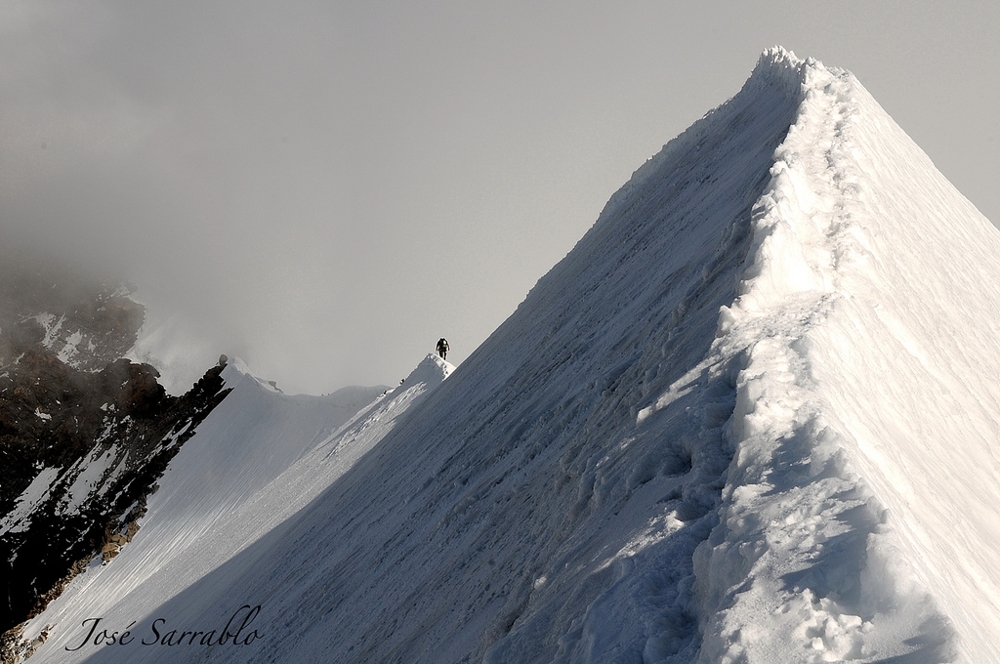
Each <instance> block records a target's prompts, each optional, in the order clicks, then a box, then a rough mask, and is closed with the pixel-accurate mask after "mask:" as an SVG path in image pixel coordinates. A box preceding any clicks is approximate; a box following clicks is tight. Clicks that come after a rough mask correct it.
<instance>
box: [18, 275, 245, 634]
mask: <svg viewBox="0 0 1000 664" xmlns="http://www.w3.org/2000/svg"><path fill="white" fill-rule="evenodd" d="M50 281H51V280H50ZM50 281H46V280H45V279H41V278H39V277H38V275H34V276H32V277H23V276H17V277H14V278H10V279H7V280H0V632H3V633H5V634H4V639H3V640H4V643H8V642H9V643H13V642H14V641H16V639H14V637H13V636H12V635H13V634H14V633H15V632H16V625H18V624H20V623H21V622H23V621H24V620H26V619H28V618H30V617H32V616H34V615H37V614H38V613H39V612H40V611H42V610H43V609H44V608H45V606H46V605H47V604H48V603H49V602H50V601H51V600H52V599H54V598H55V597H57V596H58V595H59V594H60V593H61V592H62V590H63V588H64V587H65V586H66V584H67V583H69V581H70V580H71V579H72V578H73V576H75V575H76V574H77V573H78V572H80V571H81V570H83V569H85V568H86V566H87V565H88V564H90V562H91V561H92V560H94V559H95V557H98V556H100V557H101V559H102V560H104V561H105V562H106V561H108V560H110V559H112V558H113V557H114V556H115V555H117V553H118V551H119V550H120V549H121V547H122V546H126V545H127V544H128V542H129V541H131V539H132V537H133V536H134V535H135V533H136V532H137V531H138V529H139V527H140V525H141V520H142V517H143V516H144V515H145V511H146V497H147V496H148V495H149V494H150V493H151V492H152V491H154V490H155V488H156V481H157V480H158V479H159V477H160V476H161V475H162V474H163V472H164V470H165V469H166V467H167V464H168V463H169V461H170V459H171V458H172V457H173V456H174V455H175V454H176V453H177V452H178V450H179V449H180V447H181V445H183V444H184V442H185V441H186V440H188V439H189V438H190V437H191V436H192V435H194V431H195V428H196V427H197V425H198V424H199V423H200V422H201V421H202V420H203V419H204V418H205V417H206V416H207V415H208V413H209V412H210V411H211V410H212V409H213V408H214V407H215V406H216V405H217V404H218V403H219V402H220V401H221V400H222V399H223V398H225V395H226V394H227V393H228V391H227V390H225V389H224V383H223V380H222V378H221V376H220V374H221V372H222V370H223V366H216V367H213V368H212V369H210V370H209V371H208V372H207V373H206V374H205V376H204V377H203V378H202V379H201V380H200V381H198V383H196V384H195V385H194V387H193V388H192V389H191V390H190V391H189V392H188V393H187V394H185V395H183V396H181V397H174V396H170V395H167V394H166V392H165V390H164V389H163V387H162V386H161V385H159V383H158V382H157V378H158V376H159V374H158V372H157V371H156V369H155V368H153V367H152V366H150V365H148V364H136V363H132V362H130V361H128V360H126V359H120V356H121V355H122V354H124V353H125V352H126V351H127V350H128V349H129V348H130V347H131V345H133V344H134V343H135V339H136V333H137V331H138V328H139V326H140V325H141V323H142V317H143V309H142V307H141V306H140V305H138V304H136V303H134V302H132V301H131V300H128V299H127V298H126V297H123V296H122V295H120V294H116V293H115V292H114V291H113V290H112V289H110V288H107V287H102V288H99V289H97V290H96V291H95V290H94V289H93V288H90V289H89V290H88V289H87V288H83V287H81V286H77V285H75V284H74V283H73V282H66V281H63V282H58V283H55V282H54V283H50ZM67 283H68V284H69V285H67ZM88 468H90V469H91V472H90V473H89V475H88V476H87V481H86V482H84V481H77V480H78V478H79V477H80V475H81V473H83V472H84V471H85V470H87V469H88ZM29 487H30V488H31V491H30V492H29V494H30V495H28V494H26V493H25V491H26V489H28V488H29ZM12 628H14V629H12ZM0 650H3V648H0Z"/></svg>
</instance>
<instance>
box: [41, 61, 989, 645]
mask: <svg viewBox="0 0 1000 664" xmlns="http://www.w3.org/2000/svg"><path fill="white" fill-rule="evenodd" d="M998 309H1000V234H998V233H997V232H996V230H995V229H993V228H992V227H991V226H990V224H989V223H988V221H987V220H985V219H984V218H983V217H982V216H981V215H980V214H979V213H978V212H977V211H976V210H975V208H974V207H972V206H971V204H969V203H968V202H967V201H965V199H964V198H962V197H961V195H960V194H958V193H957V192H956V191H955V190H954V188H953V187H951V186H950V185H949V184H948V183H947V181H946V180H945V179H944V178H943V177H942V176H941V175H940V174H939V173H938V172H937V171H936V170H935V169H934V168H933V165H932V164H931V163H930V161H929V160H928V159H927V157H926V156H925V155H924V154H923V153H922V152H920V150H919V149H918V148H917V147H916V146H915V145H913V144H912V142H911V141H910V140H909V139H908V138H907V137H906V136H905V134H904V133H903V132H902V131H901V130H900V129H899V128H898V127H897V126H896V125H895V124H894V123H893V122H892V121H891V119H890V118H889V117H888V116H887V115H886V114H885V112H884V111H883V110H882V109H881V108H880V107H879V106H878V105H877V103H876V102H875V101H874V100H873V99H871V97H870V96H869V95H868V93H867V92H865V91H864V89H863V88H862V87H861V86H860V84H858V82H857V81H856V80H855V79H854V78H853V77H852V76H850V75H849V74H847V73H846V72H842V71H840V70H835V69H827V68H825V67H823V66H822V65H821V64H819V63H817V62H815V61H812V60H808V61H801V60H798V59H797V58H795V57H794V56H793V55H792V54H790V53H788V52H786V51H783V50H781V49H774V50H770V51H767V52H765V54H764V55H763V56H762V58H761V61H760V63H759V64H758V66H757V68H756V69H755V70H754V73H753V74H752V75H751V77H750V79H749V80H748V81H747V83H746V84H745V85H744V87H743V89H742V90H741V92H740V93H739V94H738V95H737V96H736V97H734V98H733V99H732V100H730V101H729V102H727V103H726V104H724V105H723V106H721V107H720V108H718V109H716V110H715V111H713V112H712V113H710V114H708V115H707V116H706V117H705V118H703V119H702V120H701V121H699V122H698V123H696V124H695V125H694V126H692V127H691V128H690V129H689V130H688V131H686V132H685V133H684V134H682V135H681V136H679V137H678V138H676V139H674V140H673V141H671V142H670V143H669V144H668V145H667V146H666V147H665V148H664V150H663V151H662V152H661V153H660V154H659V155H657V156H656V157H654V158H653V159H651V160H650V161H649V162H647V164H646V165H644V166H643V167H642V168H641V169H639V171H637V172H636V174H635V176H634V177H633V178H632V180H631V181H630V182H629V183H628V184H627V185H626V186H625V187H623V189H622V190H621V191H620V192H619V193H618V194H616V195H615V196H614V197H613V198H612V200H611V201H609V203H608V205H607V206H606V208H605V210H604V212H602V214H601V216H600V218H599V219H598V221H597V223H596V224H595V226H594V228H593V229H591V231H590V232H589V233H588V234H587V235H586V236H585V237H584V238H583V239H582V240H581V241H580V243H579V244H578V245H577V247H576V248H575V249H574V250H573V251H572V252H571V253H570V254H569V255H568V256H567V257H566V258H565V259H564V260H563V261H562V262H560V263H559V264H558V265H557V266H556V267H555V268H554V269H553V270H552V271H551V272H550V273H549V274H548V275H546V276H545V277H544V278H543V279H541V280H540V281H539V283H538V284H537V286H536V287H535V288H534V289H533V290H532V292H531V293H530V294H529V295H528V297H527V299H526V300H525V302H524V303H523V304H522V305H521V306H520V307H519V308H518V310H517V311H516V312H515V313H514V314H513V315H512V316H511V317H510V318H509V319H508V320H507V321H506V322H505V323H504V324H503V325H502V326H501V327H500V328H499V329H498V330H497V331H496V332H495V333H494V334H493V335H492V336H491V337H490V339H488V340H487V341H486V342H485V343H484V344H483V345H482V346H481V347H480V348H479V349H478V350H476V351H475V352H474V353H473V354H472V355H471V356H470V357H469V359H468V360H466V362H465V363H464V364H463V366H462V367H461V368H460V369H458V370H457V371H456V372H455V373H454V374H453V375H452V376H451V377H450V378H448V380H446V381H443V382H441V381H440V380H434V381H431V382H432V383H433V385H430V384H428V385H427V386H425V387H422V388H420V394H419V396H420V399H413V400H412V401H406V402H404V401H403V399H404V397H403V395H404V394H406V392H405V391H403V392H399V391H397V392H390V393H389V394H387V395H386V396H385V397H383V398H382V399H381V400H380V401H377V402H376V403H375V404H373V405H372V406H371V407H370V408H369V409H368V410H366V411H363V412H362V413H360V414H359V415H358V416H357V417H356V418H355V420H354V421H353V424H351V425H350V426H349V427H348V428H347V429H344V430H342V431H341V432H339V433H336V434H334V435H332V436H330V437H328V438H326V439H325V442H324V443H323V444H322V445H321V446H319V447H315V448H314V451H313V452H310V453H309V454H308V455H306V456H305V457H303V458H302V459H301V460H300V461H299V462H297V463H295V464H293V465H292V467H291V468H290V469H289V470H288V471H286V472H284V473H282V474H280V475H279V476H278V477H279V478H284V479H279V480H277V481H278V482H279V484H280V486H277V487H275V486H272V487H266V488H265V489H264V490H262V491H260V492H258V493H257V494H256V496H257V498H255V500H257V499H260V500H261V501H262V502H261V503H260V505H261V506H260V507H255V506H254V505H253V504H252V501H251V503H250V504H247V505H245V506H243V507H242V508H240V509H243V510H245V511H246V514H244V515H242V516H241V517H240V518H241V519H244V522H252V519H253V517H254V515H260V516H261V517H262V518H268V517H267V516H266V515H268V514H270V512H269V511H268V510H270V509H272V508H273V505H272V502H273V501H272V502H269V501H270V499H269V498H267V496H268V494H269V493H271V492H272V491H276V492H277V493H276V494H275V495H278V496H279V497H281V496H283V497H291V496H294V495H295V491H296V490H297V489H296V485H295V482H296V481H297V480H296V479H295V478H299V477H304V476H306V475H307V474H308V472H313V473H316V472H318V471H315V470H312V471H309V470H308V469H315V468H316V467H317V466H320V467H321V466H322V464H333V465H334V466H335V468H336V471H335V472H331V473H329V475H328V476H327V477H324V478H319V477H318V475H312V476H310V477H313V478H314V479H315V481H312V480H310V481H308V482H306V483H305V484H307V485H308V486H309V487H311V489H310V491H312V492H313V493H312V494H311V495H315V496H316V497H315V499H314V500H312V502H311V503H309V504H308V505H305V506H303V507H302V508H301V509H298V505H295V506H293V507H294V509H292V508H290V509H289V510H287V511H286V513H291V512H293V511H294V512H295V514H294V517H293V518H291V519H288V520H282V521H281V522H280V525H275V526H274V527H273V528H272V529H271V530H267V528H270V527H271V526H264V527H262V528H258V529H256V530H254V532H255V533H256V534H255V537H257V539H256V540H255V541H252V542H246V543H245V547H244V548H242V549H241V550H240V551H239V553H238V554H232V553H225V552H221V551H219V552H215V553H214V554H213V555H217V556H218V559H219V561H220V564H219V565H217V566H214V567H213V568H212V569H211V571H206V572H205V573H198V574H196V575H194V576H193V577H192V578H190V579H185V580H184V583H182V584H179V585H178V587H176V588H171V591H170V593H169V594H168V595H164V596H169V597H170V599H169V601H166V602H163V603H161V604H160V605H158V606H152V607H150V606H144V607H143V610H142V611H141V615H139V614H138V613H137V614H136V615H135V617H134V619H136V620H137V621H139V623H140V624H139V627H137V629H143V630H145V631H144V633H145V634H148V627H146V626H144V625H143V624H142V621H143V620H148V619H149V618H151V617H152V616H159V617H162V618H163V619H164V620H165V621H166V624H168V625H170V626H171V627H175V628H177V629H178V630H180V629H208V628H219V627H221V626H222V624H224V623H225V620H226V617H227V616H229V615H232V614H233V612H234V611H235V610H237V609H238V608H239V607H240V606H241V605H249V606H254V605H258V604H259V605H260V606H261V612H260V614H259V616H257V618H256V620H255V623H254V628H255V629H257V630H259V634H260V638H259V639H257V640H255V641H254V642H253V643H252V644H250V645H246V646H242V647H212V646H209V647H200V648H199V647H198V646H197V645H195V646H155V647H144V648H128V647H118V646H116V647H103V646H101V647H93V646H91V647H88V648H81V650H79V651H76V652H74V653H65V652H63V651H62V650H63V647H64V644H65V643H67V639H69V638H73V636H74V630H75V631H76V632H79V630H78V629H77V625H79V624H80V621H82V620H84V619H86V618H88V617H92V616H93V615H95V614H93V613H88V611H92V610H96V609H95V608H94V607H95V606H97V605H95V604H87V601H88V600H86V597H87V592H88V591H87V589H86V588H83V589H82V590H80V591H79V595H78V599H75V600H73V599H71V600H68V601H67V602H66V603H65V604H63V605H61V608H60V609H59V610H60V611H61V613H60V614H59V616H60V626H59V628H58V631H53V632H52V636H51V637H50V638H49V641H48V642H46V644H45V645H44V646H43V647H42V648H41V649H40V650H39V653H38V655H37V657H38V658H39V661H78V660H79V659H81V658H83V657H87V656H90V657H91V660H90V661H95V662H96V661H101V662H103V661H129V662H136V661H157V662H162V661H190V660H192V659H194V658H200V659H201V660H203V661H212V662H249V661H254V662H269V661H337V662H372V661H378V662H472V661H484V662H504V663H506V662H595V663H596V662H602V663H603V662H636V661H643V662H667V663H674V664H679V663H681V662H683V663H690V662H729V663H733V664H735V663H738V662H739V663H747V664H752V663H762V664H763V663H766V664H783V663H789V664H790V663H796V664H799V663H802V662H824V661H859V662H885V663H888V662H893V663H895V664H929V663H935V662H949V661H964V662H969V663H973V662H975V663H978V662H986V661H1000V652H998V649H997V645H996V644H997V643H1000V621H997V620H996V616H997V615H998V609H1000V607H998V606H997V602H998V600H997V598H998V597H1000V572H998V571H997V569H996V565H995V560H994V552H995V551H996V550H997V547H998V543H1000V522H998V519H997V507H996V506H997V505H998V504H1000V481H998V478H1000V460H998V456H1000V451H998V449H997V444H998V443H997V441H998V438H1000V426H998V419H1000V417H998V412H997V410H998V405H997V404H998V403H1000V385H998V382H997V376H998V375H1000V343H998V341H997V338H996V336H995V335H994V334H992V333H991V330H990V329H989V327H990V325H989V324H990V321H992V320H993V318H994V316H995V312H996V311H997V310H998ZM428 361H434V358H428V360H425V362H424V363H423V364H422V365H421V367H422V368H418V372H419V371H426V372H428V375H431V376H441V375H442V374H441V372H440V370H439V369H438V370H435V369H434V368H433V367H431V366H430V365H428V364H427V362H428ZM439 368H440V365H439ZM415 375H416V374H415ZM412 382H413V380H411V379H408V380H407V382H406V384H404V386H402V388H399V389H404V388H406V387H407V385H410V384H411V383H412ZM417 382H419V381H417ZM438 383H439V384H438ZM434 385H437V386H436V387H434ZM431 388H433V389H431ZM387 399H390V400H393V401H386V400H387ZM397 399H398V400H399V401H398V402H397V401H394V400H397ZM233 403H236V402H235V401H233V399H232V398H230V399H227V401H226V402H225V403H224V404H223V407H225V405H226V404H233ZM392 403H396V404H397V405H398V406H399V407H398V408H397V407H396V406H393V408H394V409H395V410H392V412H393V413H394V414H393V415H392V417H391V418H390V419H391V421H392V424H391V426H383V420H382V418H385V417H388V412H389V411H388V410H385V409H387V408H389V406H390V404H392ZM380 404H381V405H380ZM380 409H382V410H380ZM220 412H221V410H220ZM213 417H221V415H219V414H218V413H215V412H213V414H212V415H211V416H210V418H209V420H206V423H205V424H204V425H203V426H202V428H201V429H200V430H199V433H198V436H209V435H211V434H208V433H205V432H206V431H211V427H210V426H209V425H210V424H211V418H213ZM236 421H238V420H236ZM218 436H224V432H222V431H220V432H219V433H218ZM352 436H355V438H352ZM359 437H364V442H363V443H358V444H357V446H356V445H355V442H351V441H357V440H361V438H359ZM195 440H197V438H195V439H192V442H194V441H195ZM203 442H204V444H205V445H206V446H207V445H218V444H219V443H220V442H221V439H220V440H215V441H213V440H209V439H208V438H206V439H204V441H203ZM357 449H370V452H368V453H367V454H365V455H363V456H361V455H360V454H358V453H357ZM195 450H197V447H192V446H190V444H189V445H188V446H186V447H185V448H184V451H183V452H182V454H183V453H184V452H187V453H189V454H195ZM352 450H354V452H352ZM352 454H353V456H350V455H352ZM180 458H181V457H180V456H179V457H178V459H180ZM192 459H193V460H197V457H196V456H193V457H192ZM303 464H304V465H303ZM246 472H247V473H249V474H250V475H251V476H252V473H253V469H252V468H249V469H247V471H246ZM169 481H170V474H169V473H168V475H167V476H165V482H169ZM323 482H328V486H329V488H327V489H326V490H325V491H323V492H322V493H318V494H317V493H315V492H316V491H317V487H318V486H320V485H322V484H323ZM165 486H166V485H165ZM281 487H284V489H282V488H281ZM282 491H284V492H282ZM269 505H270V506H269ZM296 510H297V511H296ZM151 533H155V530H154V528H153V525H152V523H150V524H148V525H146V526H144V528H143V530H141V531H140V533H139V536H140V537H141V536H143V535H144V534H145V536H147V537H151V536H152V535H151ZM137 540H138V538H137ZM158 545H163V546H171V542H170V541H167V540H164V541H162V542H153V541H151V543H150V547H152V548H153V550H155V548H156V546H158ZM205 546H206V547H207V550H211V549H212V547H211V546H210V545H205ZM219 546H220V547H223V546H226V543H225V542H223V543H220V544H219ZM128 555H129V553H128V548H126V549H125V550H124V551H123V553H122V554H121V555H120V556H119V557H118V558H117V559H115V560H114V561H112V562H111V563H110V564H109V565H108V566H107V567H106V568H105V569H106V570H113V569H115V566H116V565H120V561H122V560H127V556H128ZM178 560H180V559H178ZM159 575H160V576H159V578H160V581H159V582H158V583H157V584H154V585H152V586H151V589H152V590H154V591H157V592H159V591H160V590H161V587H162V586H166V585H169V583H170V582H171V580H172V579H174V576H172V574H171V573H169V572H165V571H160V572H159ZM108 578H112V577H111V576H108ZM126 580H127V579H126ZM109 587H110V586H109ZM142 590H143V586H142V585H141V584H139V585H137V586H136V590H135V593H141V592H142ZM104 593H107V591H106V590H105V591H100V592H98V594H99V595H101V594H104ZM100 602H104V604H101V606H112V605H113V606H112V608H111V609H109V612H108V613H105V614H102V615H106V616H111V617H113V618H114V620H116V621H118V622H122V621H124V620H125V618H126V617H127V616H128V615H129V613H128V612H129V601H128V598H127V597H126V598H125V599H124V600H123V601H121V602H118V603H115V602H114V601H110V600H108V598H107V597H103V599H101V600H100ZM100 602H99V603H100ZM51 615H52V614H51V612H46V613H45V614H43V615H42V616H40V617H39V618H38V619H36V621H35V623H33V625H32V629H34V630H35V632H34V633H37V631H38V630H39V629H40V628H41V627H42V626H43V625H45V624H48V622H51V620H50V617H51ZM143 616H145V618H144V617H143ZM109 620H110V618H109ZM47 621H48V622H47ZM126 622H127V621H126ZM121 627H124V625H121ZM67 633H68V634H69V635H67ZM26 634H27V635H28V636H29V637H30V636H31V634H32V632H31V631H30V630H26ZM76 636H77V637H79V635H78V634H77V635H76Z"/></svg>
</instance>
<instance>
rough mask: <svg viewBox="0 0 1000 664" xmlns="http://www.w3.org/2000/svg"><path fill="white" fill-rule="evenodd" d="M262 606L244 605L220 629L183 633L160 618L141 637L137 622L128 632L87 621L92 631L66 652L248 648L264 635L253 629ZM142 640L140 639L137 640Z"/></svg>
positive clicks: (130, 625) (130, 626) (85, 626)
mask: <svg viewBox="0 0 1000 664" xmlns="http://www.w3.org/2000/svg"><path fill="white" fill-rule="evenodd" d="M260 609H261V605H260V604H258V605H257V606H250V605H249V604H244V605H243V606H241V607H240V608H238V609H237V610H236V611H234V612H233V614H232V615H231V616H229V620H227V621H226V624H225V627H223V628H222V629H219V630H216V629H211V630H207V631H206V630H192V629H185V630H183V631H180V630H178V629H174V628H171V627H170V625H169V624H168V622H167V619H166V618H157V619H155V620H153V621H152V622H151V623H149V625H148V627H147V628H145V629H144V630H142V632H141V634H140V633H138V632H137V631H133V628H134V627H135V624H136V621H132V622H131V623H130V624H129V625H128V626H127V627H126V628H125V629H124V630H122V631H119V630H109V629H98V628H99V627H100V626H101V620H103V619H102V618H87V619H86V620H84V621H83V623H81V627H83V628H84V629H88V625H89V631H88V632H87V635H86V636H85V637H84V638H83V640H82V641H80V642H79V643H78V644H77V645H76V646H75V647H72V648H71V647H69V646H67V647H66V648H65V649H66V650H68V651H70V652H73V651H75V650H79V649H81V648H83V647H84V646H86V645H95V646H100V645H104V646H115V645H119V646H128V645H143V646H180V645H189V646H190V645H202V646H222V645H234V646H248V645H250V644H251V643H253V642H254V641H256V640H257V639H259V638H261V636H262V634H261V633H260V632H258V631H257V630H256V629H251V627H250V626H251V624H252V623H253V621H254V620H255V619H256V618H257V615H258V614H259V613H260ZM137 639H138V640H137Z"/></svg>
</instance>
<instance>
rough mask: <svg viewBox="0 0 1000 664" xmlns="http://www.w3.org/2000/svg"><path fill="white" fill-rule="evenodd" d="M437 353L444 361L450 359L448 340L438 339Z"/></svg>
mask: <svg viewBox="0 0 1000 664" xmlns="http://www.w3.org/2000/svg"><path fill="white" fill-rule="evenodd" d="M437 353H438V355H440V356H441V359H442V360H447V359H448V340H447V339H445V338H444V337H441V338H440V339H438V345H437Z"/></svg>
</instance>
